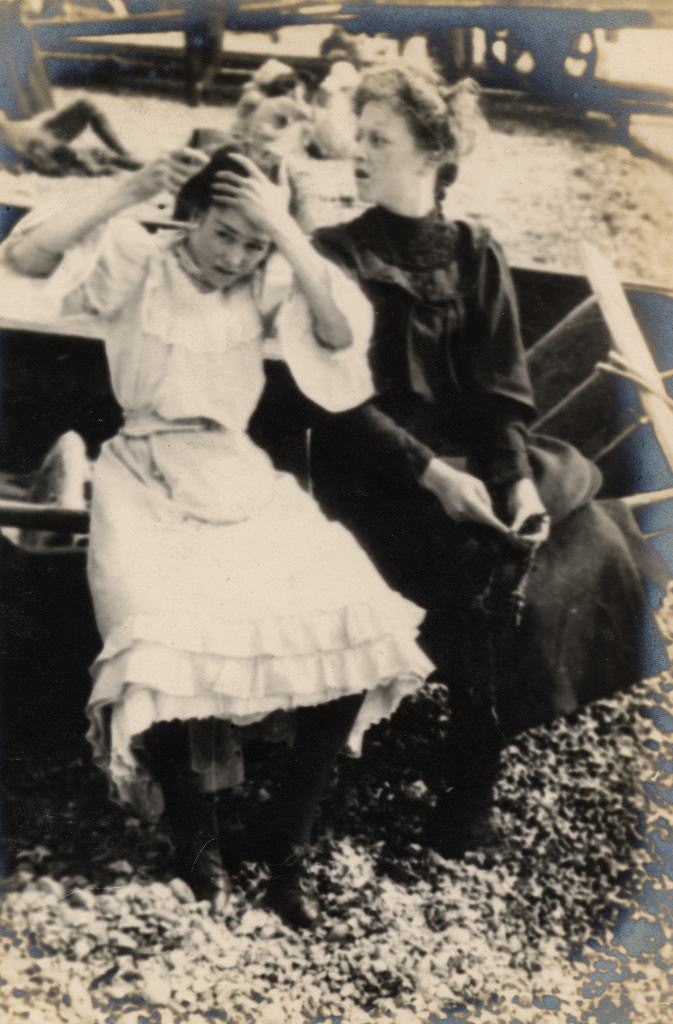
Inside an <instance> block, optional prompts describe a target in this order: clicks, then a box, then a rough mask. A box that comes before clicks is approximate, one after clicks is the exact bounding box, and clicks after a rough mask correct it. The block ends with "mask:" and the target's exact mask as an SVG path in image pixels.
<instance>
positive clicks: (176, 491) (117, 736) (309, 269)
mask: <svg viewBox="0 0 673 1024" xmlns="http://www.w3.org/2000/svg"><path fill="white" fill-rule="evenodd" d="M190 159H191V160H193V161H195V162H196V164H197V165H201V164H202V162H203V159H204V158H203V157H202V155H201V154H190V153H189V151H187V152H184V151H183V152H181V153H178V154H175V155H173V156H172V157H171V158H170V159H168V160H163V161H156V162H154V163H153V164H151V165H148V166H147V167H146V168H145V169H144V170H142V171H140V172H137V173H136V174H135V175H132V176H130V177H129V178H127V179H126V180H125V181H123V182H121V183H119V184H115V187H114V189H112V190H110V191H109V193H108V194H107V195H106V196H98V197H96V198H95V200H92V199H90V200H88V201H83V202H82V203H81V204H80V206H79V208H76V209H69V210H65V211H64V210H60V211H54V210H53V209H50V210H46V209H45V210H42V211H41V210H35V211H34V212H33V213H32V214H31V215H29V216H28V217H27V218H26V219H25V220H23V221H21V222H20V224H19V225H18V227H17V228H16V229H15V232H14V233H13V234H12V235H10V238H9V240H8V242H7V243H6V252H7V256H8V258H9V259H10V261H11V262H12V263H13V264H14V266H15V268H16V269H17V270H18V271H19V272H22V273H26V274H30V275H31V276H47V277H49V278H50V280H49V281H48V284H47V287H46V289H45V293H46V294H48V295H49V296H50V297H51V300H52V302H53V303H54V305H55V307H57V310H58V311H59V312H60V313H61V314H63V313H65V314H80V315H81V314H82V313H88V314H90V315H92V316H95V317H96V330H97V331H99V332H100V334H99V336H100V337H103V338H104V339H105V342H106V352H107V357H108V361H109V364H110V370H111V376H112V383H113V387H114V391H115V394H116V396H117V398H118V400H119V403H120V405H121V406H122V407H123V409H124V416H125V419H124V426H123V427H122V429H121V430H120V432H119V433H118V434H117V436H115V437H114V438H113V439H112V440H111V441H108V442H107V443H106V444H105V445H104V447H103V450H102V453H101V455H100V457H99V458H98V460H97V462H96V465H95V469H94V479H93V504H92V510H91V534H90V546H89V563H88V573H89V582H90V586H91V590H92V595H93V600H94V607H95V612H96V619H97V623H98V627H99V630H100V633H101V636H102V637H103V640H104V647H103V650H102V652H101V653H100V655H99V657H98V659H97V661H96V662H95V664H94V667H93V677H94V687H93V693H92V695H91V698H90V701H89V709H88V710H89V716H90V719H91V729H90V732H89V739H90V741H91V743H92V745H93V748H94V756H95V759H96V761H97V762H98V764H99V765H100V766H101V768H102V769H103V770H104V771H105V772H106V774H107V776H108V778H109V782H110V785H111V790H112V793H113V795H114V796H115V797H116V798H117V799H118V800H119V801H121V802H123V803H127V804H130V805H132V806H134V807H135V808H136V810H137V811H138V812H139V813H142V814H145V815H149V816H152V815H155V814H156V813H158V812H159V811H160V809H161V806H162V804H163V805H164V807H165V810H166V814H167V817H168V821H169V825H170V828H171V831H172V835H173V838H174V842H175V847H176V855H177V863H176V866H177V870H178V872H179V873H180V875H181V876H182V877H183V878H184V879H185V880H186V881H187V882H188V883H189V884H190V885H191V886H192V888H193V889H194V891H195V893H196V894H197V896H198V897H199V898H203V899H208V900H209V901H210V902H211V904H212V906H213V908H214V909H215V910H222V909H223V907H224V905H225V904H226V900H227V896H228V891H229V889H228V887H229V882H228V877H227V872H226V870H225V866H224V861H225V860H226V858H227V855H228V854H229V853H230V851H228V850H226V849H222V850H220V848H219V840H218V827H217V821H216V820H215V808H214V806H213V801H212V800H209V799H208V798H207V796H206V795H205V794H206V793H210V794H213V793H218V792H220V790H222V789H226V788H228V787H231V786H232V785H235V784H237V783H239V782H240V781H241V769H242V762H241V750H240V745H241V742H242V740H243V739H244V738H245V727H246V726H248V725H253V724H257V727H258V729H259V728H262V729H264V730H266V732H267V733H268V736H269V738H273V737H274V736H276V737H277V735H278V731H279V730H278V722H279V719H281V720H283V721H286V722H287V716H286V715H284V713H289V712H292V713H293V714H294V720H295V724H296V737H295V743H294V747H293V750H292V755H291V757H290V758H289V761H288V765H287V769H286V773H285V775H284V776H283V777H282V778H281V779H279V780H278V784H279V786H278V794H277V796H278V799H277V801H276V802H275V803H274V804H273V807H271V806H270V805H268V804H264V805H263V810H262V812H261V814H260V821H259V822H258V823H257V825H256V826H255V825H254V823H253V825H252V826H251V836H252V841H253V842H254V841H255V839H256V840H257V841H258V844H259V845H258V847H257V849H256V851H255V852H256V854H257V856H258V857H261V858H262V859H265V860H267V861H268V862H269V863H270V866H271V868H272V876H271V880H270V882H269V886H268V892H267V898H268V901H269V903H270V905H271V906H272V907H273V908H274V909H275V910H276V911H277V912H278V913H279V914H280V915H281V916H282V917H283V919H284V920H285V921H286V922H288V923H289V924H291V925H294V926H311V925H313V924H314V923H315V921H316V918H317V916H318V905H317V901H316V897H315V895H313V894H311V893H308V894H307V893H305V892H304V891H303V889H302V881H303V877H304V876H303V859H302V850H303V848H304V847H305V846H306V845H307V844H308V843H309V842H310V839H311V830H312V826H313V823H314V820H315V817H316V814H317V810H318V804H319V801H320V798H321V795H322V793H323V791H324V789H325V786H326V784H327V781H328V778H329V773H330V769H331V767H332V765H333V763H334V761H335V759H336V757H337V754H338V752H339V750H340V749H341V747H342V745H343V744H344V743H345V742H346V740H347V738H348V737H349V736H351V738H352V739H353V737H354V738H355V739H357V738H358V737H360V736H361V734H362V733H363V731H364V730H366V728H367V727H368V725H369V724H370V723H372V722H375V721H378V720H380V719H381V718H385V717H387V716H388V715H390V714H392V712H393V711H394V709H395V707H396V706H397V704H398V703H399V702H400V700H401V699H402V698H403V697H404V695H405V694H407V693H411V692H413V691H414V690H416V689H417V688H418V686H419V685H420V684H421V682H422V680H423V678H424V676H425V675H426V674H427V672H428V671H429V669H430V667H431V666H430V663H429V661H428V660H427V658H426V657H425V656H424V655H423V654H422V653H421V651H420V650H419V648H418V647H417V645H416V642H415V638H416V632H417V626H418V623H419V621H420V619H421V618H422V613H421V611H420V609H418V608H416V607H415V606H414V605H412V604H410V603H409V602H408V601H406V600H405V599H404V598H402V597H400V595H398V594H395V593H394V592H393V591H391V590H390V589H389V588H388V586H387V585H386V584H385V583H384V581H383V580H382V579H381V577H380V576H379V575H378V573H377V572H376V570H375V569H374V567H373V565H372V564H371V563H370V562H369V560H368V559H367V557H366V555H365V554H364V552H363V551H362V550H361V549H360V548H359V547H358V545H357V543H356V542H355V541H354V539H353V538H352V537H351V536H350V534H349V533H348V532H347V531H346V530H345V529H343V527H341V526H339V525H337V524H330V523H328V522H327V520H326V519H325V518H324V516H322V514H321V513H320V510H319V509H318V506H317V505H316V504H315V502H314V501H313V500H312V499H311V498H310V497H309V495H308V494H306V493H305V492H304V491H303V490H301V489H300V488H299V486H298V485H297V483H296V481H295V480H294V479H293V478H292V477H291V476H290V475H289V474H283V473H279V472H277V471H276V470H275V469H274V468H273V466H272V463H271V461H270V459H269V457H268V456H267V455H266V454H265V452H264V451H263V450H261V449H260V448H259V447H258V446H257V445H255V443H254V442H253V441H252V439H251V437H250V435H249V433H248V424H249V420H250V417H251V415H252V413H253V411H254V409H255V407H256V405H257V402H258V400H259V397H260V394H261V392H262V388H263V384H264V373H263V355H264V348H263V344H264V338H265V337H266V336H267V334H268V331H269V329H270V327H271V326H272V325H273V326H274V327H275V338H274V342H275V346H276V348H277V350H279V354H280V356H281V357H283V358H284V359H285V360H286V362H287V365H288V366H289V369H290V372H291V374H292V375H293V379H294V380H296V382H297V386H298V387H299V389H300V390H301V391H302V393H305V394H306V395H307V396H308V399H310V400H312V401H313V402H315V403H317V404H318V405H320V406H322V407H324V408H325V409H328V410H331V411H332V412H337V411H340V410H341V411H343V410H345V409H348V408H350V407H352V406H354V405H357V404H359V403H361V402H362V401H363V400H365V399H366V398H367V397H368V396H369V395H370V394H371V377H370V374H369V370H368V367H367V360H366V351H367V346H368V342H369V337H370V332H371V326H372V317H371V308H370V306H369V303H368V302H367V300H366V299H365V298H364V296H363V295H362V293H361V292H360V290H359V288H358V286H357V284H355V283H354V282H353V281H351V280H349V279H348V277H347V276H346V275H345V274H343V273H342V271H341V270H339V268H338V267H336V266H335V264H334V263H332V262H330V261H329V260H327V259H325V258H323V257H321V256H320V255H319V254H318V253H317V252H316V251H315V250H314V249H313V247H312V246H311V244H310V242H309V241H308V239H307V238H306V237H305V236H304V235H303V233H302V232H301V231H300V229H299V228H298V227H297V225H296V224H295V223H294V221H293V220H292V218H291V217H290V216H289V214H288V213H287V211H286V209H285V206H284V202H283V199H284V196H283V193H282V191H281V190H280V189H279V188H278V187H277V186H275V185H273V184H272V183H271V182H270V181H269V180H268V178H266V177H265V176H264V175H263V174H262V173H261V172H260V171H259V169H258V168H257V167H256V166H255V165H254V163H252V161H250V160H248V159H247V158H245V157H240V156H237V157H236V159H233V158H232V156H231V155H230V153H229V151H228V150H227V149H226V148H224V149H222V150H219V151H217V152H216V153H215V154H213V156H212V157H211V159H210V161H209V162H208V163H207V165H206V166H205V167H202V169H201V170H200V171H199V172H198V173H197V174H196V175H194V176H193V177H189V176H190V175H192V174H193V170H194V166H193V165H192V167H191V169H189V165H186V164H185V163H184V162H183V161H185V160H190ZM186 167H187V169H185V168H186ZM186 177H187V178H189V180H187V181H186V182H185V178H186ZM181 186H182V187H181ZM166 187H169V188H170V190H171V191H176V190H177V188H178V187H180V198H181V205H182V206H183V207H184V208H186V209H188V210H190V211H191V224H190V226H189V230H185V231H182V232H179V233H177V234H175V233H164V234H161V233H157V234H154V235H150V234H148V233H147V232H146V231H144V229H143V228H142V227H141V226H140V225H139V224H138V223H137V222H135V221H134V220H132V219H131V218H124V217H121V216H117V214H121V213H122V212H123V211H124V210H126V209H128V208H129V207H130V206H133V205H135V204H136V203H138V202H141V201H144V200H145V199H147V198H149V197H150V196H151V195H153V194H154V193H155V192H157V191H160V190H161V189H163V188H166ZM308 399H307V400H308Z"/></svg>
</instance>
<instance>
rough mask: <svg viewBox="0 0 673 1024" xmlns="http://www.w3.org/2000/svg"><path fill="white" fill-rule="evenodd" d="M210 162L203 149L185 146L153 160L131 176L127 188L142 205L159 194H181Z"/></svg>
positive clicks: (126, 184) (127, 181)
mask: <svg viewBox="0 0 673 1024" xmlns="http://www.w3.org/2000/svg"><path fill="white" fill-rule="evenodd" d="M207 163H208V157H207V156H206V154H205V153H202V152H201V150H199V149H190V148H188V147H187V146H184V147H183V148H182V149H175V150H173V151H172V152H171V153H165V154H164V155H163V156H160V157H159V158H158V159H156V160H152V161H151V162H150V163H148V164H146V165H145V166H144V167H142V168H141V169H140V170H139V171H136V172H135V173H134V174H132V175H130V177H128V178H127V179H126V181H125V182H124V185H123V187H124V188H125V189H126V190H127V192H128V194H129V196H130V197H131V198H132V199H133V201H134V202H137V203H142V202H144V200H146V199H151V198H152V196H155V195H156V194H157V192H170V193H171V195H177V193H178V192H179V191H180V189H181V188H182V186H183V185H184V184H185V182H187V181H189V179H190V178H192V177H193V176H194V175H195V174H197V173H198V171H200V170H201V168H202V167H204V166H205V165H206V164H207Z"/></svg>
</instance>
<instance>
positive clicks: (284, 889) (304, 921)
mask: <svg viewBox="0 0 673 1024" xmlns="http://www.w3.org/2000/svg"><path fill="white" fill-rule="evenodd" d="M269 869H270V872H271V877H270V879H269V882H268V885H267V889H266V902H267V905H268V906H269V907H270V908H271V909H272V910H274V911H275V912H276V913H277V914H278V916H279V917H280V918H281V920H283V921H284V922H285V924H287V925H289V926H290V928H295V929H302V928H315V926H316V924H317V923H318V921H319V920H320V904H319V902H318V896H317V893H316V890H315V884H314V883H313V880H312V879H311V877H310V876H309V875H308V874H307V872H306V870H305V861H304V854H303V851H302V850H300V849H296V850H294V851H293V852H291V853H289V854H288V856H287V857H285V858H284V859H283V860H282V861H276V862H273V863H270V864H269Z"/></svg>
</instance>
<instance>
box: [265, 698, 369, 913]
mask: <svg viewBox="0 0 673 1024" xmlns="http://www.w3.org/2000/svg"><path fill="white" fill-rule="evenodd" d="M362 700H363V697H362V695H360V694H357V695H356V696H353V697H342V698H340V699H339V700H334V701H329V702H328V703H326V704H320V705H318V706H317V707H306V708H299V709H298V711H297V712H296V715H297V731H296V737H295V742H294V747H293V749H292V754H291V757H290V760H289V763H288V767H287V769H286V771H285V774H284V776H283V778H282V780H281V783H280V786H279V790H278V795H277V797H276V798H275V799H274V800H273V801H272V802H271V804H270V805H266V807H265V808H264V811H263V812H262V815H260V816H259V818H258V819H257V821H256V822H253V823H251V828H250V832H251V836H253V837H254V841H255V842H256V843H257V846H258V850H259V852H260V853H261V855H262V856H263V858H264V859H265V860H266V861H267V863H268V864H269V867H270V869H271V879H270V881H269V885H268V889H267V901H268V903H269V906H271V907H272V908H273V910H275V911H276V913H277V914H278V915H279V916H280V917H281V918H282V919H283V920H284V921H285V922H286V924H288V925H290V926H291V927H292V928H312V927H314V926H315V924H316V923H317V921H318V918H319V913H320V908H319V904H318V900H317V896H316V893H315V887H314V886H313V884H312V881H311V879H310V878H309V876H308V875H307V873H306V870H305V859H304V856H303V853H302V852H301V851H304V850H306V849H307V848H308V846H309V845H310V842H311V833H312V829H313V824H314V822H315V819H316V817H317V814H318V807H319V803H320V798H321V797H322V795H323V793H324V791H325V789H326V787H327V783H328V782H329V777H330V774H331V771H332V768H333V767H334V763H335V761H336V759H337V756H338V754H339V751H340V750H341V749H342V747H343V746H344V744H345V743H346V740H347V739H348V735H349V733H350V731H351V729H352V727H353V723H354V722H355V719H356V717H357V714H358V712H359V710H360V707H361V705H362Z"/></svg>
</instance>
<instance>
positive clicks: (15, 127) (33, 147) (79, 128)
mask: <svg viewBox="0 0 673 1024" xmlns="http://www.w3.org/2000/svg"><path fill="white" fill-rule="evenodd" d="M87 128H90V129H91V130H92V131H93V132H94V134H95V135H96V136H97V137H98V138H99V139H100V141H101V142H102V143H103V147H100V146H73V145H72V144H71V143H73V142H74V141H75V139H78V138H79V136H80V135H81V134H82V133H83V132H85V131H86V129H87ZM0 143H1V144H2V149H1V150H0V164H5V165H6V166H7V167H8V169H10V170H18V169H20V168H22V167H23V168H26V169H29V170H35V171H38V172H39V173H40V174H48V175H51V176H54V177H61V176H63V175H66V174H79V175H84V176H87V177H96V176H99V175H104V174H114V173H115V171H118V170H122V169H123V170H137V169H138V168H139V167H140V166H141V164H140V162H139V161H138V160H136V159H135V158H134V157H133V156H131V154H130V153H129V152H128V150H127V149H126V147H125V146H124V145H123V143H122V142H121V140H120V139H119V137H118V135H117V133H116V132H115V130H114V128H113V127H112V125H111V123H110V121H109V120H108V118H107V117H106V116H105V114H104V113H103V112H102V111H101V110H99V109H98V107H97V106H96V105H95V104H94V103H92V101H91V100H88V99H85V98H82V99H79V100H76V101H75V102H74V103H70V104H68V106H67V107H63V109H62V110H59V111H58V112H57V113H55V114H54V113H51V112H50V113H48V114H47V115H46V116H45V115H44V114H40V115H38V116H36V117H32V118H27V119H25V120H19V121H14V120H11V119H10V118H8V117H7V116H6V114H4V113H3V112H2V111H0Z"/></svg>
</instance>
